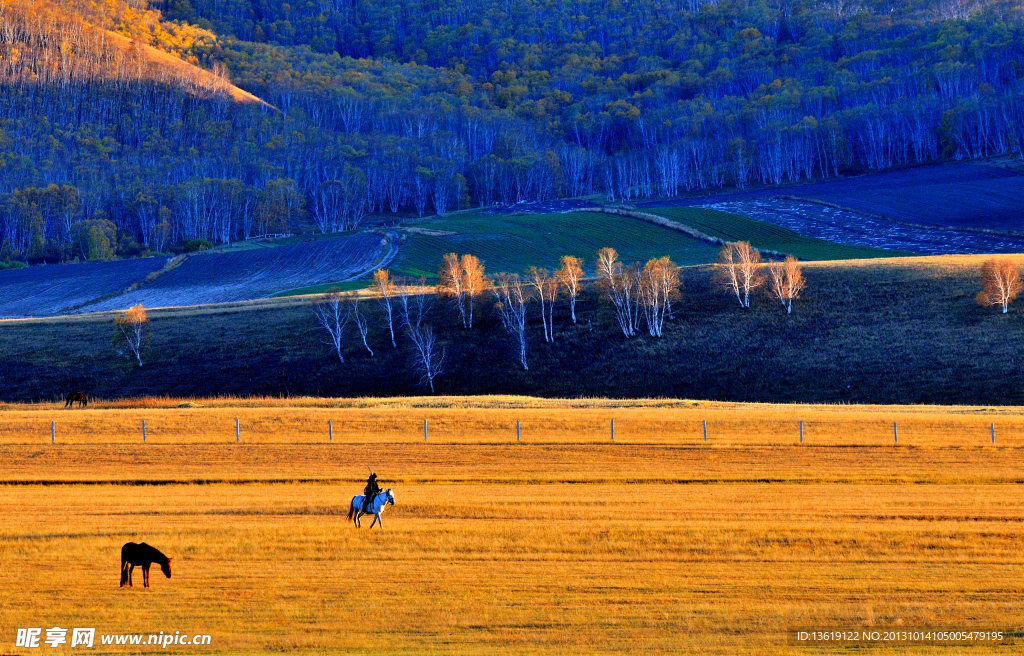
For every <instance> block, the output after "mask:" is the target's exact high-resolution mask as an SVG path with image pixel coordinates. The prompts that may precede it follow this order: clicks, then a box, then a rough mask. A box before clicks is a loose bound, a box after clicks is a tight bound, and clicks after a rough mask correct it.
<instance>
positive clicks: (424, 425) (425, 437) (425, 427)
mask: <svg viewBox="0 0 1024 656" xmlns="http://www.w3.org/2000/svg"><path fill="white" fill-rule="evenodd" d="M423 441H424V442H426V441H427V420H426V419H424V420H423Z"/></svg>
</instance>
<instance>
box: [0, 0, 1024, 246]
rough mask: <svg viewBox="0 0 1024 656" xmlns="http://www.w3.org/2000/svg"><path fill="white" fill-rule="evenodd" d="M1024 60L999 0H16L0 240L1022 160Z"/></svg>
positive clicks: (214, 236) (1023, 35) (649, 192)
mask: <svg viewBox="0 0 1024 656" xmlns="http://www.w3.org/2000/svg"><path fill="white" fill-rule="evenodd" d="M112 35H120V37H117V36H112ZM125 37H127V39H126V38H125ZM128 39H132V41H129V40H128ZM153 53H160V57H157V56H155V55H154V54H153ZM172 58H173V60H174V62H179V63H180V65H172V64H171V63H169V60H171V59H172ZM189 64H195V65H198V66H192V65H189ZM1022 77H1024V12H1022V9H1021V8H1020V6H1019V3H1013V2H1002V1H998V0H994V1H989V0H977V1H974V2H956V1H953V0H916V1H915V2H899V3H897V2H882V1H880V0H863V1H862V2H846V1H844V0H829V1H826V2H822V1H818V0H794V1H788V2H780V1H777V0H743V1H734V0H723V1H721V2H700V1H699V0H687V1H685V2H675V1H666V0H628V1H624V0H611V1H607V2H606V1H604V0H600V1H598V0H575V1H573V2H568V1H564V2H563V1H556V2H548V1H547V0H544V1H542V0H523V1H517V2H510V1H508V0H501V1H498V0H468V1H464V0H430V1H417V0H377V1H375V2H370V1H369V0H317V1H308V2H306V1H300V2H294V3H285V2H281V1H278V0H203V1H198V0H197V1H195V2H190V1H189V0H166V1H165V2H156V1H151V2H149V3H147V2H146V1H145V0H128V1H127V2H125V1H122V0H92V1H86V0H76V1H74V2H61V3H59V4H56V3H50V2H47V1H46V0H11V1H9V2H7V3H5V4H3V5H2V6H0V232H2V246H0V260H11V259H21V260H29V261H66V260H70V259H74V258H80V259H108V258H110V257H114V256H130V255H137V254H143V253H145V252H147V251H164V252H166V251H169V250H173V249H176V248H178V249H180V247H181V246H182V245H183V244H184V243H185V242H188V241H190V240H193V241H194V240H207V241H210V242H228V241H233V240H238V239H245V238H250V237H253V236H258V235H263V234H281V233H291V232H296V231H301V230H320V231H323V232H333V231H338V230H343V229H350V228H353V227H355V226H357V225H358V223H359V221H360V220H361V219H362V217H363V216H364V215H365V214H367V213H385V214H392V213H399V214H418V215H423V214H428V213H440V214H443V213H446V212H449V211H451V210H454V209H457V208H462V207H468V206H478V205H479V206H486V205H491V204H496V203H506V204H511V203H517V202H521V201H529V200H547V199H551V198H557V197H562V196H580V195H588V194H602V195H603V196H604V197H607V198H614V199H623V200H627V201H628V200H632V199H636V198H642V197H653V196H665V197H671V196H675V195H678V194H680V193H683V192H685V191H687V190H692V189H695V188H696V189H701V188H708V187H720V186H732V185H735V186H741V187H742V186H745V185H749V184H752V183H769V184H775V183H781V182H784V181H789V180H801V179H807V178H821V177H832V176H836V175H838V174H841V173H843V172H849V171H861V170H873V169H885V168H889V167H893V166H897V165H902V164H910V163H923V162H930V161H935V160H940V159H963V158H976V157H982V156H987V155H993V154H1007V153H1020V152H1021V150H1022V145H1024V130H1022V125H1024V82H1022ZM232 84H233V85H236V86H237V87H240V88H241V89H244V90H245V91H246V92H250V93H252V94H254V95H255V96H257V97H258V98H259V99H262V101H265V103H267V104H264V103H261V102H258V101H257V99H256V98H253V97H251V96H247V95H245V94H244V93H243V92H241V91H238V90H237V89H235V88H234V87H232V86H231V85H232Z"/></svg>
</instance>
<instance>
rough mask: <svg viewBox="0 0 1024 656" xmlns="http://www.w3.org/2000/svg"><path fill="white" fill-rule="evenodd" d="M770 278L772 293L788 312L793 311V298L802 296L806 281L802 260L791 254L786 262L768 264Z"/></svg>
mask: <svg viewBox="0 0 1024 656" xmlns="http://www.w3.org/2000/svg"><path fill="white" fill-rule="evenodd" d="M768 279H769V282H770V283H771V290H772V294H774V295H775V298H777V299H779V302H780V303H782V307H784V308H786V314H790V313H792V312H793V299H796V298H800V293H801V292H802V291H803V290H804V286H805V285H806V282H805V281H804V274H803V273H802V272H801V271H800V262H798V261H797V259H796V258H795V257H793V256H792V255H789V256H787V257H786V260H785V261H784V262H772V263H771V264H769V265H768Z"/></svg>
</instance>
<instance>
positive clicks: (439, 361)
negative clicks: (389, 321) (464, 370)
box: [408, 324, 445, 394]
mask: <svg viewBox="0 0 1024 656" xmlns="http://www.w3.org/2000/svg"><path fill="white" fill-rule="evenodd" d="M408 334H409V340H410V341H412V344H413V366H414V367H415V369H416V372H417V373H419V374H420V381H419V385H420V387H429V388H430V393H431V394H433V393H434V379H435V378H436V377H438V376H440V375H441V374H443V373H444V356H445V352H444V349H443V348H442V347H441V346H440V344H438V342H437V336H436V335H435V334H434V329H433V328H431V327H430V325H429V324H424V325H422V326H416V327H415V328H410V329H409V331H408Z"/></svg>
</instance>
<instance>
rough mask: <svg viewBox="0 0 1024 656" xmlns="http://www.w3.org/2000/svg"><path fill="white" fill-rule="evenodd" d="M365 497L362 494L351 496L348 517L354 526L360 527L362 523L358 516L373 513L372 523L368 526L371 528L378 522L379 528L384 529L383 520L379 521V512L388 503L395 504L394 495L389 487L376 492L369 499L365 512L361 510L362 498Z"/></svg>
mask: <svg viewBox="0 0 1024 656" xmlns="http://www.w3.org/2000/svg"><path fill="white" fill-rule="evenodd" d="M364 499H366V497H365V496H363V495H362V494H360V495H357V496H354V497H352V505H350V506H349V508H348V518H349V519H351V520H352V521H353V522H354V523H355V525H356V528H362V524H360V523H359V518H360V517H362V516H363V515H370V514H372V515H373V523H371V524H370V528H373V525H374V524H380V528H381V530H384V522H382V521H380V514H381V513H382V512H384V509H385V508H387V507H388V505H389V504H390V505H392V506H393V505H395V495H393V494H391V488H388V489H386V490H384V491H383V492H380V493H378V494H377V495H375V496H374V497H373V500H372V501H370V511H369V512H366V511H365V510H363V500H364Z"/></svg>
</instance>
